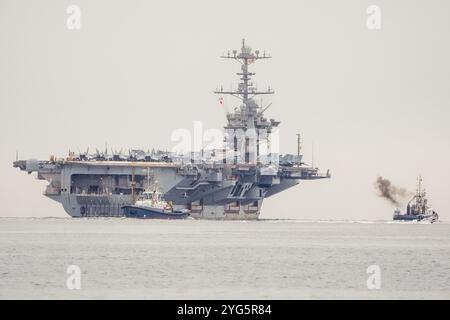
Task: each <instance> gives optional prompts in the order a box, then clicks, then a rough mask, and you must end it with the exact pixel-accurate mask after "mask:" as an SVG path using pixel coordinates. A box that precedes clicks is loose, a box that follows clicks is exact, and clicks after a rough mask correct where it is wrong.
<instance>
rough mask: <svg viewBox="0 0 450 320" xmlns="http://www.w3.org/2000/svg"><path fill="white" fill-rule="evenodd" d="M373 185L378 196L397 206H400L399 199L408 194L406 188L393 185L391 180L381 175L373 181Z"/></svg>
mask: <svg viewBox="0 0 450 320" xmlns="http://www.w3.org/2000/svg"><path fill="white" fill-rule="evenodd" d="M375 186H376V188H377V190H378V196H380V197H381V198H384V199H386V200H388V201H389V202H390V203H392V204H393V205H395V206H397V207H398V206H400V200H402V199H404V198H405V197H406V196H408V195H409V193H408V191H407V190H406V189H403V188H399V187H396V186H394V185H393V184H392V183H391V181H389V180H388V179H385V178H383V177H381V176H379V177H378V178H377V180H376V181H375Z"/></svg>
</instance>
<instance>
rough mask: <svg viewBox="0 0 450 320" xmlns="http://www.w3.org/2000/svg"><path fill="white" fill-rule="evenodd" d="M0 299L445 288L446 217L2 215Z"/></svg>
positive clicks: (354, 294) (422, 292)
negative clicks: (374, 284) (373, 282)
mask: <svg viewBox="0 0 450 320" xmlns="http://www.w3.org/2000/svg"><path fill="white" fill-rule="evenodd" d="M69 265H77V266H79V268H80V269H81V289H79V290H69V289H68V288H67V285H66V281H67V278H68V277H69V275H68V274H67V268H68V266H69ZM370 265H377V266H378V267H379V270H380V280H381V282H380V289H375V290H369V289H368V288H367V279H368V277H369V276H370V274H368V273H367V268H368V266H370ZM0 298H2V299H10V298H26V299H28V298H37V299H48V298H56V299H79V298H83V299H86V298H87V299H91V298H100V299H108V298H124V299H134V298H137V299H219V298H221V299H222V298H223V299H228V298H230V299H231V298H235V299H317V298H325V299H328V298H343V299H355V298H368V299H394V298H400V299H403V298H419V299H429V298H430V299H431V298H438V299H449V298H450V224H445V223H438V224H433V225H431V224H419V223H393V222H368V221H366V222H353V223H352V222H331V221H329V222H326V221H322V222H311V221H296V220H262V221H249V222H242V221H236V222H232V221H199V220H185V221H156V220H153V221H152V220H146V221H142V220H130V219H70V218H67V219H56V218H45V219H37V218H36V219H33V218H29V219H25V218H24V219H16V218H0Z"/></svg>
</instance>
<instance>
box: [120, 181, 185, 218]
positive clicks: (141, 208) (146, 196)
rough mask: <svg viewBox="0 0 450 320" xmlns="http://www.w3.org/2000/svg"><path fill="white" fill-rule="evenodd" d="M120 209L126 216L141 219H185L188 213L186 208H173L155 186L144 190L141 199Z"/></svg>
mask: <svg viewBox="0 0 450 320" xmlns="http://www.w3.org/2000/svg"><path fill="white" fill-rule="evenodd" d="M122 210H123V213H124V215H125V216H126V217H128V218H141V219H185V218H187V217H188V216H189V214H190V211H189V210H187V209H174V208H173V205H172V203H171V202H166V201H165V200H163V198H162V193H161V192H160V191H158V190H157V189H156V188H154V189H153V191H149V190H147V191H144V192H143V193H142V199H141V200H138V201H136V203H135V204H134V205H127V206H123V207H122Z"/></svg>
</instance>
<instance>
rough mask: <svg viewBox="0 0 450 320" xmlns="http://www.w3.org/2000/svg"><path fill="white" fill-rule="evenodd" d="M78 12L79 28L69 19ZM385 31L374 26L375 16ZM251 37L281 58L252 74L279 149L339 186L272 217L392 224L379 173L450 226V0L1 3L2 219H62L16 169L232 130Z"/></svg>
mask: <svg viewBox="0 0 450 320" xmlns="http://www.w3.org/2000/svg"><path fill="white" fill-rule="evenodd" d="M71 4H74V5H77V6H79V8H80V9H81V29H79V30H69V29H68V28H67V26H66V22H67V18H68V17H69V14H67V12H66V9H67V7H68V6H69V5H71ZM370 5H377V6H379V7H380V9H381V29H379V30H370V29H368V27H367V23H366V22H367V19H368V14H367V12H366V10H367V7H368V6H370ZM242 38H246V39H247V43H248V44H249V46H251V47H252V48H253V49H260V51H263V50H266V51H267V52H269V53H271V55H272V56H273V59H271V60H268V61H261V62H258V63H256V64H255V65H252V68H253V69H252V71H255V72H256V77H255V81H256V82H257V84H258V85H259V87H260V88H261V89H265V88H266V87H267V85H269V84H270V86H271V87H273V88H274V90H275V95H274V96H273V97H271V98H270V100H269V99H268V98H265V99H266V100H265V101H264V103H269V102H272V103H273V105H272V107H271V108H270V109H269V110H268V111H267V116H269V117H270V118H275V119H277V120H279V121H281V124H280V136H281V151H282V152H283V153H285V152H292V153H295V152H296V136H295V134H296V133H297V132H301V133H302V135H303V139H304V141H303V153H304V156H305V160H306V162H310V160H311V146H312V143H313V142H314V158H315V163H314V164H315V165H317V166H319V167H321V168H322V169H323V171H326V169H328V168H329V169H330V170H331V173H332V178H331V179H330V180H321V181H309V182H302V183H301V184H300V185H299V186H296V187H294V188H291V189H289V190H288V191H285V192H283V193H281V194H279V195H277V196H274V197H272V198H270V199H267V200H266V201H265V203H264V205H263V211H262V215H261V217H262V218H299V219H370V220H372V219H391V217H392V212H393V210H394V209H395V208H393V207H392V206H391V205H390V204H389V203H388V202H387V201H385V200H383V199H380V198H378V197H377V195H376V192H375V188H374V181H375V179H376V178H377V176H378V175H382V176H384V177H387V178H389V179H390V180H391V181H392V182H393V183H395V184H397V185H398V186H401V187H405V188H408V189H409V190H412V191H413V190H414V188H415V183H416V177H417V175H418V174H422V176H423V178H424V185H425V187H426V189H427V191H428V194H429V200H430V202H431V204H432V205H433V207H434V209H435V210H436V211H437V212H438V213H439V214H440V216H441V218H442V219H443V220H447V221H448V220H450V200H449V199H450V198H449V191H450V169H449V163H450V126H449V122H450V111H449V107H450V91H449V88H450V63H449V57H450V2H449V1H446V0H441V1H439V0H434V1H425V0H415V1H411V0H404V1H400V0H395V1H392V0H390V1H380V0H372V1H364V0H342V1H334V0H316V1H262V0H248V1H242V0H240V1H235V0H228V1H214V0H204V1H196V0H192V1H166V0H164V1H162V0H161V1H111V0H108V1H98V0H97V1H82V0H72V1H61V0H53V1H49V0H41V1H31V0H28V1H23V0H0V148H1V149H0V150H1V154H0V177H1V179H0V197H1V199H2V208H1V210H0V215H1V216H57V217H65V216H67V214H66V213H65V212H64V210H63V208H62V206H61V205H60V204H59V203H56V202H53V201H52V200H50V199H48V198H46V197H45V196H43V195H42V192H43V190H44V188H45V185H46V182H45V181H38V180H36V179H35V176H34V175H32V176H28V175H27V174H26V173H24V172H20V171H19V170H18V169H14V168H13V167H12V161H13V160H14V158H15V152H16V150H19V157H20V158H23V159H27V158H39V159H48V158H49V156H50V155H51V154H54V155H57V156H66V155H67V152H68V150H69V149H71V150H75V151H77V150H78V149H80V150H84V149H86V148H87V147H88V146H89V147H90V148H91V150H93V149H95V147H99V148H104V146H105V143H108V145H109V146H112V147H115V148H118V149H120V148H121V147H123V148H125V149H127V148H130V147H133V148H137V147H141V148H145V149H148V148H153V147H154V148H161V149H165V148H168V149H170V148H171V146H172V145H173V144H174V143H173V142H171V140H170V138H171V133H172V132H173V131H174V130H176V129H179V128H185V129H189V130H192V128H193V123H194V121H202V123H203V127H204V128H205V129H208V128H222V127H223V125H224V124H225V120H226V119H225V114H226V110H227V109H231V108H232V107H234V106H236V105H237V103H238V102H237V101H236V100H233V99H232V98H227V99H226V101H225V106H221V105H220V104H219V103H218V97H217V96H215V95H214V94H213V93H212V91H213V90H214V89H215V88H216V86H217V85H221V84H223V85H224V88H228V87H229V86H230V83H231V82H232V81H233V84H234V85H235V84H236V81H237V78H236V76H235V74H234V73H235V72H238V71H239V66H238V65H236V64H235V63H233V62H232V61H226V60H221V59H219V58H218V57H219V55H221V54H223V53H226V52H227V51H228V50H232V49H239V48H240V45H241V39H242Z"/></svg>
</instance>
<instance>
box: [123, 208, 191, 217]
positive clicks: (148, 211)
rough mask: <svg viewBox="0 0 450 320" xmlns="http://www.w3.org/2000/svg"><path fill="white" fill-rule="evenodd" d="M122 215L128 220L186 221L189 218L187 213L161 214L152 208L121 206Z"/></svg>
mask: <svg viewBox="0 0 450 320" xmlns="http://www.w3.org/2000/svg"><path fill="white" fill-rule="evenodd" d="M122 210H123V212H124V215H125V216H126V217H128V218H140V219H186V218H187V217H189V213H187V212H181V211H180V212H177V211H174V212H170V213H167V212H161V211H157V210H155V209H152V208H142V207H137V206H123V207H122Z"/></svg>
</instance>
